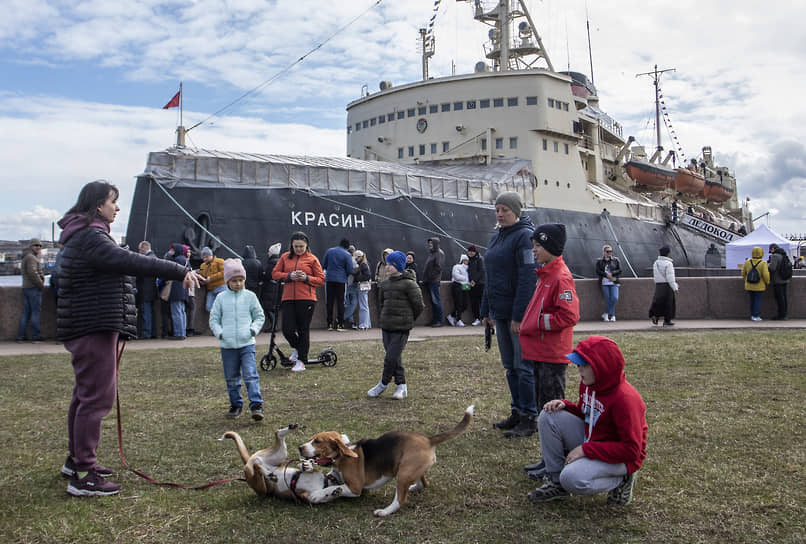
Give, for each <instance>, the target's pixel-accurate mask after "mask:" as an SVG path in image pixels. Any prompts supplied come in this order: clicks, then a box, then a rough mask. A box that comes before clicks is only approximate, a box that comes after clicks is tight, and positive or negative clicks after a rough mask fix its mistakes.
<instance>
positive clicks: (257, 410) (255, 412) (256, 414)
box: [251, 406, 263, 421]
mask: <svg viewBox="0 0 806 544" xmlns="http://www.w3.org/2000/svg"><path fill="white" fill-rule="evenodd" d="M251 411H252V419H254V420H255V421H260V420H262V419H263V406H255V407H254V408H252V410H251Z"/></svg>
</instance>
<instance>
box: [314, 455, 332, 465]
mask: <svg viewBox="0 0 806 544" xmlns="http://www.w3.org/2000/svg"><path fill="white" fill-rule="evenodd" d="M314 463H316V464H317V465H319V466H320V467H329V466H330V465H332V464H333V458H332V457H320V458H318V459H316V460H314Z"/></svg>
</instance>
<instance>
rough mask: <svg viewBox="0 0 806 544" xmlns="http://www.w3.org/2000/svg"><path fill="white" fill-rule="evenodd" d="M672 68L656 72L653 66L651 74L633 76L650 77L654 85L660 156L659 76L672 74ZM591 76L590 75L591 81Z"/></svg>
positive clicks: (656, 67) (656, 69)
mask: <svg viewBox="0 0 806 544" xmlns="http://www.w3.org/2000/svg"><path fill="white" fill-rule="evenodd" d="M674 71H675V69H674V68H666V69H664V70H658V65H657V64H656V65H655V69H654V70H653V71H651V72H644V73H642V74H635V77H639V76H652V83H653V84H654V85H655V131H656V132H657V138H658V140H657V142H658V144H657V151H658V154H660V151H663V147H661V145H660V90H659V89H660V76H661V74H663V73H664V72H674ZM592 76H593V74H592V73H591V81H593V79H592Z"/></svg>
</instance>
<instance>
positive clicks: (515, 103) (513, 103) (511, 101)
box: [507, 96, 518, 108]
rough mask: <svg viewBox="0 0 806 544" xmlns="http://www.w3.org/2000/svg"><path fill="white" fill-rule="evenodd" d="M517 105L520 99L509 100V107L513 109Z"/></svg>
mask: <svg viewBox="0 0 806 544" xmlns="http://www.w3.org/2000/svg"><path fill="white" fill-rule="evenodd" d="M517 105H518V97H517V96H512V97H510V98H507V106H509V107H510V108H511V107H513V106H517Z"/></svg>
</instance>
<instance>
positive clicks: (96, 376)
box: [64, 331, 118, 472]
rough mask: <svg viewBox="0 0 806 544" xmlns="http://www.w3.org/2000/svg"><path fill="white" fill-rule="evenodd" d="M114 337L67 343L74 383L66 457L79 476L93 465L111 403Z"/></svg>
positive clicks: (97, 334)
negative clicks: (103, 422)
mask: <svg viewBox="0 0 806 544" xmlns="http://www.w3.org/2000/svg"><path fill="white" fill-rule="evenodd" d="M117 344H118V333H117V332H112V331H103V332H95V333H92V334H88V335H86V336H82V337H80V338H75V339H73V340H68V341H67V342H65V343H64V347H65V348H66V349H67V351H69V352H70V354H71V355H72V361H71V362H72V364H73V373H74V374H75V377H76V383H75V386H74V387H73V398H72V400H71V401H70V408H69V409H68V411H67V437H68V447H69V451H70V455H71V456H72V458H73V460H74V461H75V463H76V468H77V469H78V470H79V471H80V472H84V471H87V470H89V469H91V468H93V467H94V466H95V465H96V464H97V455H96V452H97V450H98V443H99V442H100V441H101V422H102V421H103V419H104V417H105V416H106V414H108V413H109V411H110V410H111V409H112V406H113V405H114V403H115V391H116V388H117V376H116V372H115V362H116V358H117Z"/></svg>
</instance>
